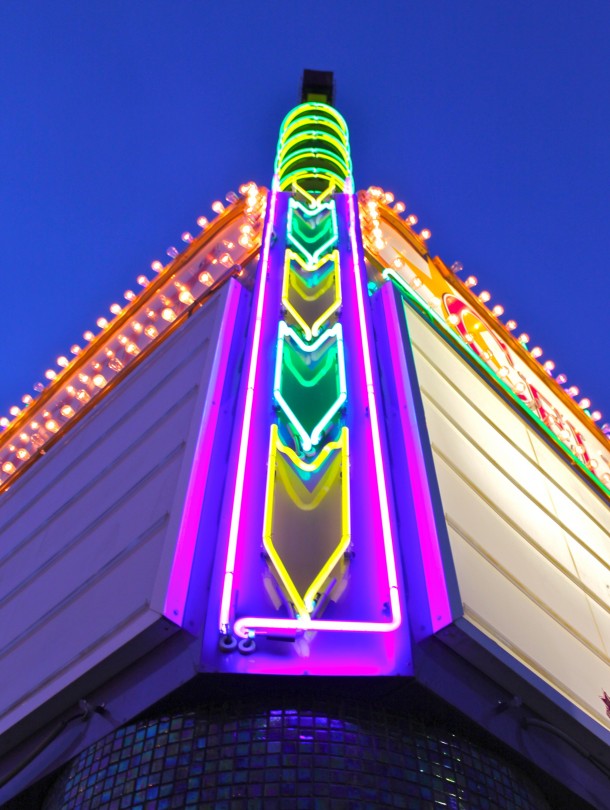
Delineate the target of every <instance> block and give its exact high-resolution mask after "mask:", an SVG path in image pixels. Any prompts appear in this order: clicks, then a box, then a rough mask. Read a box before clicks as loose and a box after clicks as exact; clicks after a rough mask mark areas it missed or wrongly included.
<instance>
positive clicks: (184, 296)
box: [178, 290, 195, 307]
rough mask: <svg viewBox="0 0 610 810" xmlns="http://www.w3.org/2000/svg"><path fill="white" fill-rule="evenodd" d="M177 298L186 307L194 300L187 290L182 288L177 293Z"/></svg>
mask: <svg viewBox="0 0 610 810" xmlns="http://www.w3.org/2000/svg"><path fill="white" fill-rule="evenodd" d="M178 299H179V300H180V301H181V302H182V303H183V304H184V305H185V306H187V307H188V306H190V305H191V304H192V303H193V301H194V300H195V299H194V298H193V296H192V295H191V293H190V292H189V291H188V290H182V291H181V292H180V294H179V295H178Z"/></svg>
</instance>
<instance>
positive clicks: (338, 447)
mask: <svg viewBox="0 0 610 810" xmlns="http://www.w3.org/2000/svg"><path fill="white" fill-rule="evenodd" d="M333 456H334V457H333ZM329 459H330V462H329V463H328V465H327V466H326V469H325V470H324V471H323V472H322V475H321V477H320V480H319V481H318V482H317V484H316V485H315V487H314V488H313V489H312V490H311V491H310V490H308V489H307V487H306V486H305V484H304V483H303V482H302V480H301V478H300V476H299V471H300V472H301V473H306V474H311V473H315V472H319V471H320V470H322V469H323V467H324V466H325V464H326V463H327V462H328V460H329ZM278 479H279V480H281V482H282V484H283V486H284V489H285V491H286V492H287V494H288V495H289V497H290V498H291V500H292V502H293V503H294V505H295V506H296V507H297V508H298V509H299V510H300V511H301V512H311V511H313V510H315V509H317V508H319V506H320V504H321V503H322V502H323V501H324V499H325V498H326V496H327V495H328V493H329V491H330V490H331V487H332V486H333V484H335V482H336V481H337V480H338V479H340V486H341V532H340V537H339V540H338V542H337V543H336V545H334V548H332V550H331V552H330V554H329V556H328V558H327V560H326V562H325V563H324V565H323V566H322V568H321V569H320V571H319V572H318V573H317V574H316V576H315V577H314V579H313V580H312V582H311V583H310V584H309V586H308V587H307V589H306V590H305V593H304V594H303V595H301V594H300V593H299V591H298V589H297V587H296V586H295V584H294V582H293V579H292V577H291V576H290V573H289V572H288V570H287V569H286V566H285V565H284V562H283V561H282V559H281V557H280V555H279V553H278V551H277V549H276V546H275V544H274V541H273V524H274V510H275V508H276V503H275V500H276V497H275V496H276V483H277V481H278ZM305 520H307V519H306V518H305ZM297 532H298V529H297V528H296V527H295V535H296V534H297ZM350 537H351V531H350V508H349V437H348V429H347V428H346V427H344V428H342V430H341V434H340V437H339V439H338V440H336V441H333V442H329V443H328V444H327V445H326V446H325V447H324V449H323V450H322V451H321V452H320V453H319V455H318V457H317V458H316V460H315V462H310V463H308V462H304V461H303V460H302V459H300V458H299V457H298V456H297V455H296V453H295V452H294V451H293V450H292V449H291V448H289V447H286V446H285V445H284V444H282V442H281V441H280V439H279V435H278V429H277V425H272V426H271V436H270V446H269V466H268V472H267V493H266V499H265V519H264V530H263V544H264V547H265V550H266V551H267V553H268V554H269V558H270V561H271V563H272V565H273V568H274V570H275V573H276V575H277V577H278V579H279V582H280V584H281V586H282V588H283V589H284V591H285V593H286V595H287V597H288V599H289V601H290V602H292V604H293V606H294V610H295V612H296V613H297V614H298V615H305V614H306V613H311V612H312V611H313V608H314V606H315V599H316V596H317V594H318V593H319V592H320V591H321V590H322V589H323V588H324V585H325V584H326V581H327V580H328V578H329V577H330V575H331V574H332V573H333V571H334V569H335V568H336V566H337V564H338V563H339V562H340V561H341V558H342V556H343V555H344V554H345V552H346V550H347V548H348V546H349V543H350Z"/></svg>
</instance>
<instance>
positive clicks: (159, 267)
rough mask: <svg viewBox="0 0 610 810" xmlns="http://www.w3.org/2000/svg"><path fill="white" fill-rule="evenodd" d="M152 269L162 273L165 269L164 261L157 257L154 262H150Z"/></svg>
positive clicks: (154, 271)
mask: <svg viewBox="0 0 610 810" xmlns="http://www.w3.org/2000/svg"><path fill="white" fill-rule="evenodd" d="M150 269H151V270H152V271H153V273H160V272H161V270H163V262H160V261H159V259H155V260H154V262H151V263H150Z"/></svg>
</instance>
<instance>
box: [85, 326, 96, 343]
mask: <svg viewBox="0 0 610 810" xmlns="http://www.w3.org/2000/svg"><path fill="white" fill-rule="evenodd" d="M83 337H84V338H85V340H86V341H87V342H88V343H90V342H91V341H92V340H93V338H94V337H95V335H94V334H93V332H92V331H91V330H90V329H87V331H86V332H83Z"/></svg>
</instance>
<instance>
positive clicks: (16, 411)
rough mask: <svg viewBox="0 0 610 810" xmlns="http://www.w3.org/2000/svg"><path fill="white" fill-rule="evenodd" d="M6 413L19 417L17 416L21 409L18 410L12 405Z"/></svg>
mask: <svg viewBox="0 0 610 810" xmlns="http://www.w3.org/2000/svg"><path fill="white" fill-rule="evenodd" d="M8 412H9V413H10V415H11V416H19V414H20V413H21V408H18V407H17V406H16V405H12V406H11V407H10V408H9V409H8Z"/></svg>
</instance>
